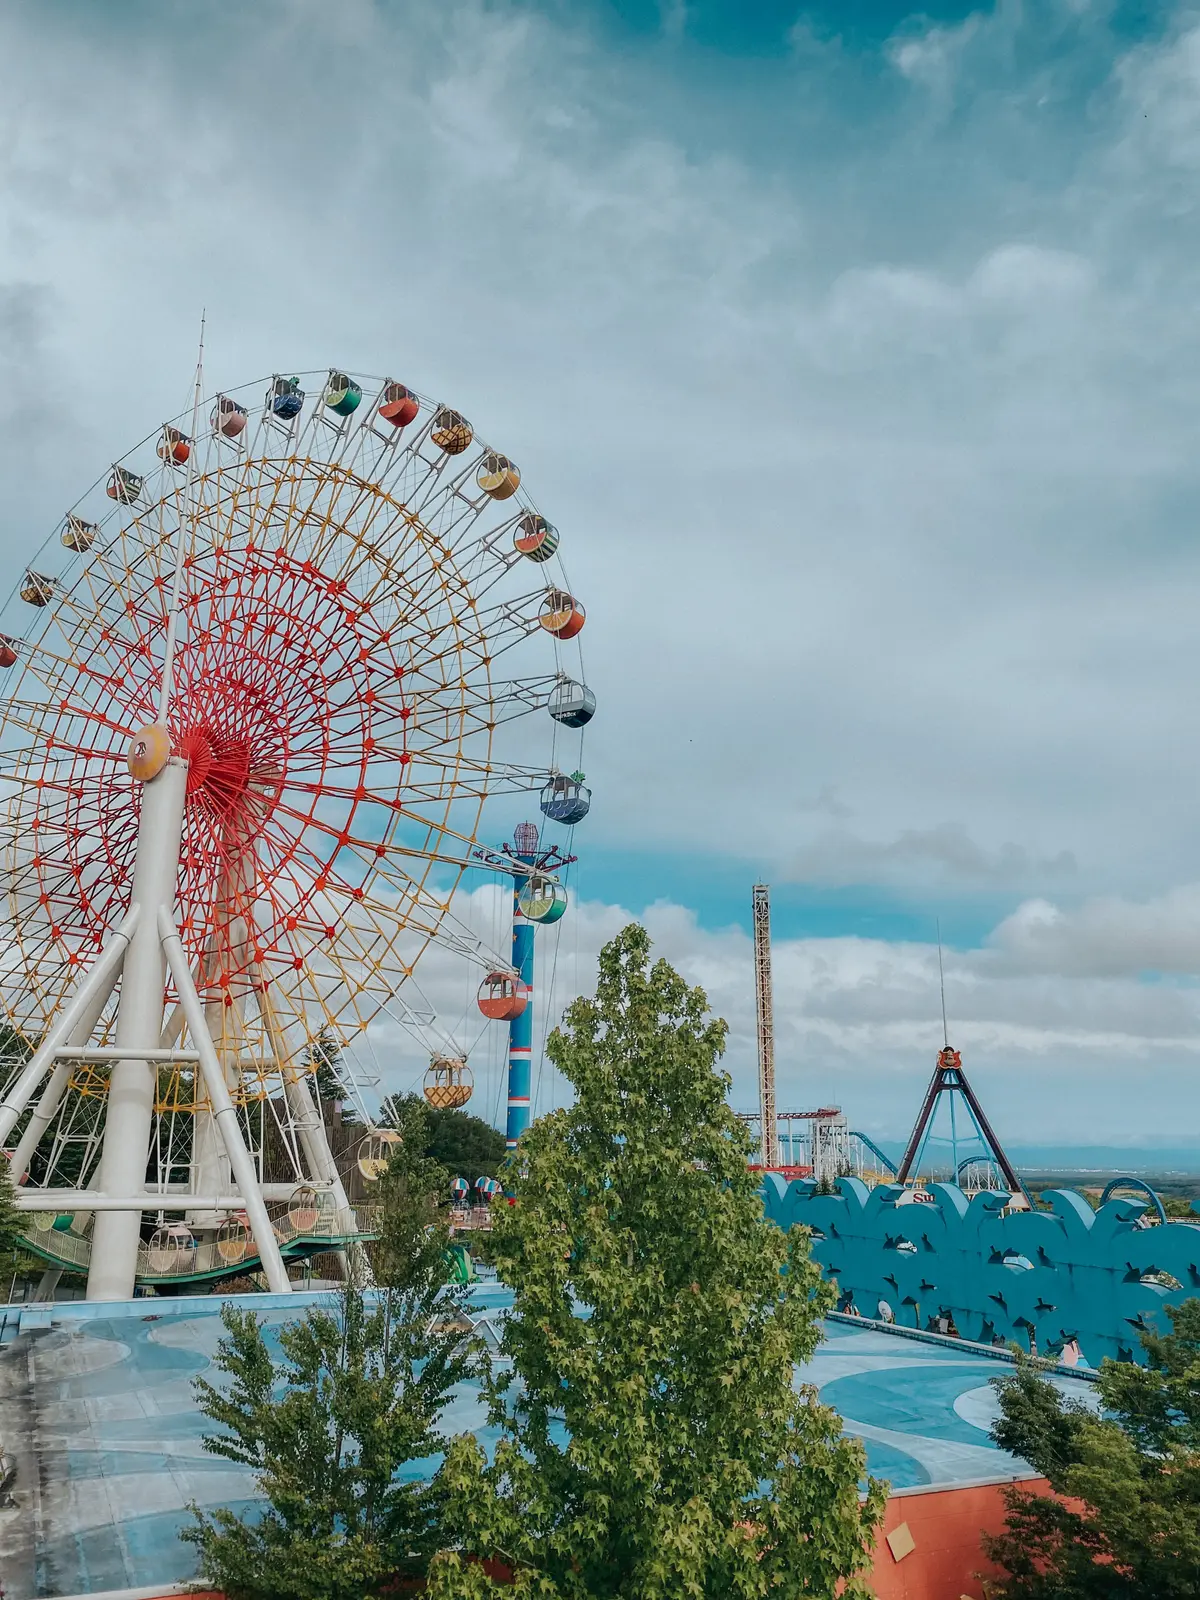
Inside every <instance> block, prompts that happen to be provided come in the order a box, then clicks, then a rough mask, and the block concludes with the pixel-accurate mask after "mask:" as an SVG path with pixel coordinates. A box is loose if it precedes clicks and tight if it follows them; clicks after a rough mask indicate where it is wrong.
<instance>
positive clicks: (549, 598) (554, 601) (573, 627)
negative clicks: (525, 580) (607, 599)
mask: <svg viewBox="0 0 1200 1600" xmlns="http://www.w3.org/2000/svg"><path fill="white" fill-rule="evenodd" d="M584 620H585V612H584V609H583V606H582V605H581V604H580V603H579V601H578V600H576V598H575V596H574V595H572V594H568V593H567V591H566V590H565V589H547V591H546V597H545V599H544V600H543V601H542V609H541V611H540V612H539V613H538V621H539V622H540V623H541V625H542V627H543V628H545V630H546V632H547V633H552V634H553V635H554V637H555V638H556V639H573V638H574V637H575V635H576V634H577V633H578V632H579V631H580V629H581V628H582V627H583V624H584Z"/></svg>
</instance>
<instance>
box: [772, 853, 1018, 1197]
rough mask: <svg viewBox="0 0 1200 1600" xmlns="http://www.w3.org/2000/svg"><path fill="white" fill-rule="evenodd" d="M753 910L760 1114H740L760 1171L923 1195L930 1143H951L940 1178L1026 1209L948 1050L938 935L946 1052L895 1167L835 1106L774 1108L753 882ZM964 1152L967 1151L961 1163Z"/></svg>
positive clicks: (954, 1052) (1009, 1167)
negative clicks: (896, 1187) (894, 1186)
mask: <svg viewBox="0 0 1200 1600" xmlns="http://www.w3.org/2000/svg"><path fill="white" fill-rule="evenodd" d="M751 908H752V915H753V922H754V974H755V1001H756V1012H757V1020H758V1094H759V1108H758V1111H757V1112H746V1113H743V1114H742V1120H743V1121H745V1122H747V1123H750V1124H752V1125H754V1124H757V1126H758V1128H759V1138H760V1142H759V1151H760V1155H759V1166H760V1167H761V1168H763V1169H767V1170H770V1171H774V1172H779V1173H781V1174H783V1175H784V1176H788V1177H805V1178H808V1177H811V1178H815V1179H816V1180H817V1182H818V1183H819V1184H821V1185H823V1186H828V1185H830V1184H832V1183H833V1181H834V1180H835V1179H836V1178H839V1177H857V1178H861V1179H863V1180H864V1181H866V1182H868V1183H901V1184H909V1185H912V1186H913V1187H914V1194H922V1193H923V1192H924V1191H923V1188H922V1187H921V1185H922V1183H923V1180H924V1179H925V1178H926V1177H929V1176H934V1175H939V1176H940V1175H943V1174H935V1173H933V1172H932V1171H931V1170H930V1168H929V1166H928V1165H927V1163H928V1162H930V1160H931V1158H932V1148H931V1147H932V1145H933V1144H934V1143H935V1142H936V1143H948V1144H949V1146H950V1167H949V1170H948V1171H947V1172H945V1174H944V1176H945V1177H946V1178H948V1179H950V1180H951V1181H952V1182H955V1183H957V1184H959V1186H960V1187H961V1188H963V1189H964V1190H966V1191H967V1192H969V1193H974V1192H977V1191H978V1190H981V1189H988V1190H995V1191H1000V1190H1006V1191H1007V1192H1008V1193H1010V1194H1011V1195H1012V1198H1013V1205H1014V1207H1015V1208H1022V1207H1027V1206H1029V1205H1030V1204H1031V1201H1030V1197H1029V1192H1028V1190H1027V1189H1026V1187H1025V1185H1024V1184H1023V1183H1022V1181H1021V1179H1020V1177H1019V1176H1018V1175H1017V1172H1016V1169H1015V1168H1014V1167H1013V1165H1012V1163H1011V1162H1010V1161H1009V1159H1008V1156H1007V1155H1006V1154H1005V1152H1004V1148H1003V1146H1002V1145H1001V1143H1000V1141H999V1139H998V1138H997V1137H996V1134H995V1132H994V1131H993V1129H992V1125H991V1123H990V1122H989V1121H988V1119H987V1116H986V1114H985V1112H984V1110H983V1107H982V1106H981V1105H980V1103H979V1099H978V1097H977V1095H976V1094H975V1091H974V1089H973V1088H972V1087H971V1085H970V1083H969V1081H968V1079H967V1075H966V1072H965V1071H964V1070H963V1064H962V1056H961V1054H960V1053H959V1052H958V1051H957V1050H954V1049H951V1046H950V1036H949V1030H948V1027H947V1023H946V982H945V974H944V972H943V969H942V949H941V935H940V932H939V936H938V977H939V981H940V985H941V996H942V1037H943V1048H942V1049H941V1050H940V1051H939V1053H938V1058H937V1063H936V1065H935V1067H934V1070H933V1077H932V1079H931V1080H930V1083H929V1087H928V1089H927V1090H926V1091H925V1098H924V1100H923V1101H922V1104H921V1109H920V1111H919V1112H918V1114H917V1120H916V1123H915V1125H914V1127H913V1131H912V1133H911V1134H910V1136H909V1139H908V1142H907V1144H906V1146H905V1149H904V1154H903V1156H902V1157H901V1160H900V1164H899V1166H897V1165H896V1164H895V1163H894V1162H893V1161H892V1160H891V1159H890V1158H889V1157H888V1156H886V1155H885V1154H884V1153H883V1151H882V1150H881V1149H880V1148H879V1146H878V1145H877V1144H875V1143H874V1142H873V1141H872V1140H871V1139H869V1138H868V1137H867V1135H866V1134H865V1133H859V1132H857V1131H855V1130H854V1129H852V1128H850V1126H849V1124H848V1123H847V1121H846V1118H845V1117H844V1116H843V1114H842V1111H841V1108H840V1107H838V1106H823V1107H821V1108H820V1109H819V1110H816V1111H778V1110H777V1109H776V1106H775V1028H774V1018H773V998H772V993H771V894H770V889H769V888H768V886H767V885H766V884H765V883H757V884H755V885H754V891H753V897H752V905H751ZM942 1105H945V1106H946V1108H947V1110H948V1113H949V1132H948V1136H944V1137H941V1138H939V1136H938V1135H937V1133H936V1132H935V1127H936V1124H937V1120H938V1113H939V1110H940V1108H941V1106H942ZM960 1118H961V1119H962V1124H961V1131H960ZM781 1122H786V1123H787V1124H788V1125H789V1128H788V1134H787V1142H786V1147H785V1145H784V1142H783V1140H782V1138H781V1136H780V1133H779V1124H780V1123H781ZM796 1124H800V1125H801V1128H802V1130H803V1131H802V1133H801V1136H800V1139H799V1141H797V1139H796V1137H795V1135H794V1133H793V1132H792V1129H793V1128H794V1127H795V1125H796ZM797 1143H798V1144H799V1148H798V1149H797ZM961 1151H966V1152H967V1153H966V1154H965V1155H963V1156H962V1159H960V1152H961ZM797 1156H799V1160H797Z"/></svg>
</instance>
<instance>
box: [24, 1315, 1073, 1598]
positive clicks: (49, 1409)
mask: <svg viewBox="0 0 1200 1600" xmlns="http://www.w3.org/2000/svg"><path fill="white" fill-rule="evenodd" d="M315 1298H317V1297H316V1296H311V1295H295V1296H293V1297H291V1301H290V1304H289V1303H287V1302H281V1301H280V1300H278V1299H276V1298H275V1297H263V1298H262V1301H261V1304H262V1309H263V1313H264V1316H265V1319H266V1321H267V1323H268V1325H269V1326H270V1327H274V1328H278V1326H279V1324H280V1323H281V1322H283V1321H284V1320H286V1319H287V1318H288V1317H290V1316H294V1315H296V1313H297V1311H299V1310H302V1309H303V1306H304V1305H305V1304H307V1303H310V1302H311V1301H312V1300H313V1299H315ZM506 1298H507V1297H506V1295H505V1292H504V1291H503V1290H500V1289H498V1288H496V1287H495V1286H488V1285H481V1286H480V1287H479V1289H478V1290H477V1293H476V1296H475V1305H476V1310H477V1312H479V1313H482V1314H483V1316H484V1317H485V1318H487V1319H489V1320H490V1321H491V1324H492V1326H493V1328H494V1326H495V1324H496V1322H497V1321H498V1320H499V1319H500V1318H502V1317H503V1315H504V1308H505V1302H506ZM219 1309H220V1302H219V1301H218V1300H216V1299H211V1298H203V1299H190V1300H187V1301H168V1300H166V1299H163V1300H155V1301H146V1300H142V1301H137V1302H134V1303H132V1304H128V1305H122V1306H88V1305H86V1304H67V1305H61V1306H55V1307H53V1308H48V1307H36V1308H31V1311H30V1313H29V1314H27V1318H26V1320H27V1322H28V1323H29V1325H30V1327H31V1328H32V1329H33V1331H32V1332H30V1333H29V1335H28V1337H26V1338H22V1339H21V1340H19V1341H18V1342H17V1343H16V1344H12V1345H9V1346H8V1347H6V1348H5V1349H4V1350H3V1351H0V1444H3V1445H4V1447H5V1448H6V1449H8V1450H9V1451H10V1453H12V1454H15V1455H16V1457H17V1460H18V1480H17V1485H16V1505H15V1506H14V1507H12V1508H11V1509H9V1510H7V1511H5V1510H0V1571H3V1572H4V1576H5V1580H6V1586H7V1595H8V1600H33V1597H34V1596H45V1595H69V1594H86V1593H89V1592H96V1591H99V1590H105V1589H118V1588H124V1587H135V1586H142V1585H146V1584H153V1583H159V1582H169V1581H178V1580H181V1579H184V1578H187V1577H189V1576H191V1573H192V1561H193V1552H192V1550H191V1547H190V1546H185V1545H182V1544H180V1543H179V1540H178V1533H179V1530H180V1528H181V1527H183V1526H185V1525H186V1523H187V1522H188V1520H189V1518H188V1513H187V1510H186V1507H187V1505H188V1504H189V1502H192V1501H195V1502H196V1503H197V1504H199V1505H201V1506H204V1507H212V1506H218V1505H231V1506H234V1507H241V1506H244V1505H250V1504H252V1502H253V1494H254V1484H253V1481H252V1479H251V1477H250V1475H249V1473H247V1472H245V1471H243V1470H242V1469H240V1468H237V1467H235V1466H234V1465H233V1464H231V1463H229V1462H225V1461H221V1460H220V1459H218V1458H216V1457H213V1456H209V1455H207V1454H205V1452H204V1449H203V1446H202V1436H203V1434H204V1433H205V1431H206V1429H207V1428H208V1426H209V1425H208V1424H207V1423H206V1422H205V1420H204V1419H203V1418H202V1417H201V1416H200V1415H199V1413H198V1412H197V1410H196V1408H195V1404H194V1401H193V1396H192V1380H193V1379H194V1378H195V1377H196V1375H197V1374H199V1373H203V1372H209V1371H211V1363H212V1357H213V1353H214V1350H215V1347H216V1341H217V1339H218V1338H219V1336H220V1332H221V1329H220V1323H219V1320H218V1315H217V1314H218V1312H219ZM38 1323H41V1324H42V1326H41V1327H40V1328H39V1327H37V1326H36V1325H37V1324H38ZM485 1332H486V1329H485ZM1003 1370H1004V1369H1003V1368H1002V1367H1001V1366H999V1365H998V1364H997V1363H996V1362H995V1361H992V1360H988V1359H986V1358H984V1357H980V1356H978V1355H975V1354H973V1353H972V1352H971V1351H970V1349H969V1348H967V1347H964V1348H955V1347H953V1346H950V1347H947V1346H943V1345H938V1344H927V1343H920V1342H917V1341H913V1340H907V1339H904V1338H902V1337H899V1336H897V1335H895V1334H890V1333H887V1332H884V1331H880V1330H877V1329H874V1328H869V1327H864V1328H858V1327H854V1326H850V1325H847V1324H845V1323H830V1324H829V1325H828V1327H827V1338H826V1341H825V1343H824V1344H823V1345H822V1346H821V1348H820V1349H819V1351H818V1353H817V1355H816V1356H815V1358H814V1359H813V1361H812V1362H811V1363H810V1364H809V1365H808V1367H806V1368H805V1369H803V1370H802V1371H801V1372H800V1373H798V1381H803V1382H806V1383H812V1384H815V1385H816V1387H817V1388H818V1389H819V1391H820V1393H821V1396H822V1398H823V1399H824V1400H826V1401H827V1402H829V1403H830V1404H832V1405H834V1406H835V1407H836V1408H837V1409H838V1410H839V1411H840V1413H841V1414H842V1416H843V1418H844V1419H845V1423H846V1427H847V1429H848V1430H849V1431H850V1432H852V1433H855V1434H857V1435H859V1436H860V1437H861V1438H862V1439H863V1440H864V1442H865V1444H866V1449H867V1456H868V1462H869V1468H870V1471H871V1472H872V1473H873V1474H875V1475H876V1476H878V1477H884V1478H887V1479H889V1480H890V1481H891V1483H892V1485H893V1487H894V1488H910V1487H915V1486H918V1485H921V1484H928V1483H939V1484H943V1483H953V1482H965V1481H969V1480H975V1479H979V1478H989V1477H990V1478H998V1477H1008V1476H1011V1475H1012V1474H1013V1473H1015V1472H1017V1471H1019V1470H1020V1463H1018V1462H1016V1461H1014V1460H1013V1458H1011V1457H1008V1456H1006V1455H1004V1454H1003V1453H1002V1452H1000V1451H998V1450H996V1448H995V1447H994V1446H993V1445H992V1443H991V1441H990V1439H989V1438H988V1434H987V1428H988V1426H989V1423H990V1421H991V1418H992V1416H993V1415H994V1411H995V1404H994V1395H993V1391H992V1390H991V1389H990V1388H989V1381H990V1380H991V1379H992V1378H994V1377H996V1376H997V1374H998V1373H999V1372H1001V1371H1003ZM1064 1382H1065V1384H1066V1386H1069V1387H1071V1388H1072V1389H1074V1390H1077V1391H1078V1392H1080V1393H1081V1394H1086V1393H1088V1392H1089V1390H1088V1386H1087V1385H1086V1384H1084V1383H1083V1382H1081V1381H1078V1380H1077V1381H1074V1382H1072V1381H1071V1380H1064ZM444 1425H445V1428H446V1431H447V1432H450V1433H457V1432H462V1431H466V1430H468V1429H471V1430H474V1431H475V1432H476V1433H477V1434H478V1436H479V1437H480V1438H481V1439H482V1440H484V1441H485V1443H486V1442H488V1441H489V1440H490V1439H491V1438H492V1437H493V1436H494V1435H493V1433H492V1430H490V1429H489V1428H487V1426H486V1424H485V1421H484V1417H483V1414H482V1407H481V1403H480V1397H479V1395H478V1392H477V1391H476V1390H475V1389H474V1387H472V1386H464V1388H463V1389H462V1390H461V1391H460V1392H459V1393H457V1394H456V1396H455V1398H454V1402H453V1404H452V1406H451V1408H450V1411H449V1413H448V1415H447V1416H446V1418H445V1424H444Z"/></svg>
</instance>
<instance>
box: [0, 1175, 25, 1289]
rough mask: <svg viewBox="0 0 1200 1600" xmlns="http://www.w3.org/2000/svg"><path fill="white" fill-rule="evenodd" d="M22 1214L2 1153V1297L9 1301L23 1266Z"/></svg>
mask: <svg viewBox="0 0 1200 1600" xmlns="http://www.w3.org/2000/svg"><path fill="white" fill-rule="evenodd" d="M20 1244H21V1213H20V1212H19V1211H18V1210H17V1208H16V1206H15V1205H14V1204H13V1189H12V1178H11V1175H10V1173H9V1168H8V1162H7V1160H6V1159H5V1157H4V1155H3V1154H2V1153H0V1296H2V1297H4V1298H5V1299H7V1297H8V1287H9V1283H10V1282H11V1280H12V1276H13V1273H14V1272H16V1271H17V1270H18V1267H19V1266H21V1265H22V1264H23V1257H22V1252H21V1248H20Z"/></svg>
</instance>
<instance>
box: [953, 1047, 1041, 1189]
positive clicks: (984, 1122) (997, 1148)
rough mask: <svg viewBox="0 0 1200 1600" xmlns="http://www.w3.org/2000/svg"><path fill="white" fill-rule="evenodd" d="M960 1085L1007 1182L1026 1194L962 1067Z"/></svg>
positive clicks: (964, 1097) (959, 1076) (959, 1077)
mask: <svg viewBox="0 0 1200 1600" xmlns="http://www.w3.org/2000/svg"><path fill="white" fill-rule="evenodd" d="M958 1086H959V1088H960V1090H961V1091H962V1097H963V1099H964V1100H965V1101H966V1102H967V1105H968V1106H969V1107H970V1110H971V1115H972V1116H973V1117H974V1118H975V1121H976V1123H977V1124H978V1127H979V1131H980V1133H981V1134H982V1135H983V1138H984V1143H985V1144H986V1145H987V1146H988V1148H989V1149H990V1150H991V1152H992V1155H993V1156H994V1157H995V1158H996V1165H997V1166H998V1167H999V1168H1000V1171H1001V1172H1002V1173H1003V1175H1004V1181H1005V1183H1007V1184H1008V1186H1009V1188H1010V1189H1019V1190H1020V1191H1021V1193H1022V1194H1026V1189H1025V1185H1024V1184H1023V1183H1022V1182H1021V1180H1020V1178H1018V1177H1017V1174H1016V1171H1015V1170H1014V1168H1013V1165H1012V1162H1011V1161H1009V1159H1008V1157H1007V1156H1006V1155H1005V1153H1004V1150H1003V1148H1002V1146H1001V1144H1000V1141H999V1139H997V1137H996V1135H995V1134H994V1133H993V1132H992V1125H991V1123H990V1122H989V1121H988V1119H987V1117H986V1116H985V1115H984V1111H983V1107H982V1106H981V1105H980V1104H979V1101H978V1100H977V1099H976V1098H975V1091H974V1089H972V1087H971V1085H970V1084H969V1083H968V1082H967V1076H966V1073H965V1072H963V1071H962V1069H961V1068H960V1069H959V1074H958Z"/></svg>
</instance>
